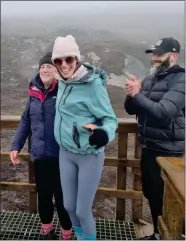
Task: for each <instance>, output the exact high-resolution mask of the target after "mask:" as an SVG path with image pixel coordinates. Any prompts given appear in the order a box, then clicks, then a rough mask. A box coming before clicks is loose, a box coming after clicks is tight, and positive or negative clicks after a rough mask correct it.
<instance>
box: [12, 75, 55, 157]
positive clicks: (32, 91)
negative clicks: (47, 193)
mask: <svg viewBox="0 0 186 241" xmlns="http://www.w3.org/2000/svg"><path fill="white" fill-rule="evenodd" d="M57 91H58V83H57V81H55V82H54V83H53V85H52V86H51V87H50V88H49V89H47V90H45V89H44V85H43V83H42V82H41V79H40V77H39V74H38V75H37V76H36V77H35V78H33V79H32V81H31V83H30V87H29V95H30V97H29V99H28V102H27V104H26V107H25V111H24V112H23V114H22V116H21V122H20V124H19V127H18V129H17V131H16V135H15V138H14V140H13V143H12V146H11V150H17V151H19V152H20V150H21V149H22V148H23V146H24V144H25V142H26V139H27V137H28V136H29V134H31V148H30V155H31V157H32V158H34V159H44V158H58V156H59V146H58V144H57V142H56V141H55V137H54V118H55V105H56V96H57Z"/></svg>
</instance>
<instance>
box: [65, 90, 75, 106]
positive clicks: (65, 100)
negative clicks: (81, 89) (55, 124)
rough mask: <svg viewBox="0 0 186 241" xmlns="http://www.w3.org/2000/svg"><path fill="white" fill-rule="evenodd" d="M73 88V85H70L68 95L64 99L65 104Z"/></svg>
mask: <svg viewBox="0 0 186 241" xmlns="http://www.w3.org/2000/svg"><path fill="white" fill-rule="evenodd" d="M72 89H73V86H71V87H70V90H69V92H68V94H67V95H66V97H65V98H64V100H63V105H64V104H65V102H66V99H67V97H68V96H69V95H70V92H71V91H72Z"/></svg>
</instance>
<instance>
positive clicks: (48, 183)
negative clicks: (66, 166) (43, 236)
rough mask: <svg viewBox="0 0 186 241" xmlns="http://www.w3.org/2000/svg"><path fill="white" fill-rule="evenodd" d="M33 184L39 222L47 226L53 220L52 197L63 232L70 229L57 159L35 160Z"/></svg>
mask: <svg viewBox="0 0 186 241" xmlns="http://www.w3.org/2000/svg"><path fill="white" fill-rule="evenodd" d="M34 168H35V182H36V189H37V193H38V211H39V215H40V219H41V222H42V223H43V224H49V223H51V222H52V220H53V214H54V205H53V202H52V199H53V196H54V198H55V204H56V208H57V213H58V217H59V221H60V223H61V226H62V228H63V229H65V230H69V229H71V228H72V224H71V221H70V218H69V215H68V213H67V211H66V209H65V208H64V205H63V193H62V188H61V181H60V173H59V159H44V160H35V161H34Z"/></svg>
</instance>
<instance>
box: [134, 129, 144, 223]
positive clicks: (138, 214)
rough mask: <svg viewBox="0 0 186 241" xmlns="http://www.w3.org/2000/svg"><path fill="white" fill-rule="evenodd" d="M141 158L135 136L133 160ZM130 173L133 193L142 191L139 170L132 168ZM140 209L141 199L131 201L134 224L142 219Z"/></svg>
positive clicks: (141, 206)
mask: <svg viewBox="0 0 186 241" xmlns="http://www.w3.org/2000/svg"><path fill="white" fill-rule="evenodd" d="M140 157H141V148H140V146H139V144H138V140H137V134H136V136H135V158H140ZM132 172H133V173H134V183H133V188H134V190H135V191H142V183H141V175H139V173H140V172H141V171H140V168H139V167H133V168H132ZM142 209H143V198H141V200H133V201H132V219H133V221H134V222H138V220H139V219H140V218H142Z"/></svg>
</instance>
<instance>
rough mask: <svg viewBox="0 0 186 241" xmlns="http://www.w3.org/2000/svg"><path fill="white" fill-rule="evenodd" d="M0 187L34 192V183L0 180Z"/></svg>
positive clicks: (8, 189)
mask: <svg viewBox="0 0 186 241" xmlns="http://www.w3.org/2000/svg"><path fill="white" fill-rule="evenodd" d="M0 189H1V190H7V191H19V192H27V191H28V192H35V191H36V188H35V184H30V183H26V182H0Z"/></svg>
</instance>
